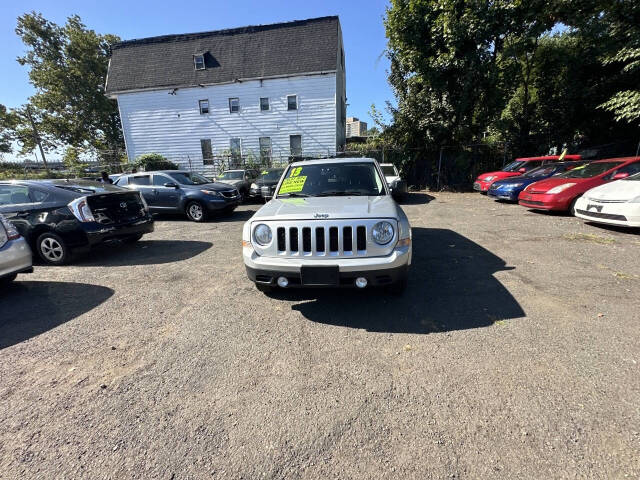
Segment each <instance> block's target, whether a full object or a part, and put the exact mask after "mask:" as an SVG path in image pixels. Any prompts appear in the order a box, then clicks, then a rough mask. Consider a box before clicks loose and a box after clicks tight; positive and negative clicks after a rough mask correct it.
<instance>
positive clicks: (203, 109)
mask: <svg viewBox="0 0 640 480" xmlns="http://www.w3.org/2000/svg"><path fill="white" fill-rule="evenodd" d="M198 106H199V107H200V115H204V114H205V113H209V100H199V101H198Z"/></svg>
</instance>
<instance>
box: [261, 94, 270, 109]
mask: <svg viewBox="0 0 640 480" xmlns="http://www.w3.org/2000/svg"><path fill="white" fill-rule="evenodd" d="M260 110H261V111H263V112H265V111H267V110H269V97H262V98H260Z"/></svg>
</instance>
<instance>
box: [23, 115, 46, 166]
mask: <svg viewBox="0 0 640 480" xmlns="http://www.w3.org/2000/svg"><path fill="white" fill-rule="evenodd" d="M27 117H29V122H31V128H33V139H34V140H35V141H36V143H37V144H38V147H39V148H40V155H42V163H44V169H45V170H47V171H48V170H49V166H48V165H47V157H45V156H44V149H43V148H42V142H41V141H40V135H39V134H38V129H37V128H36V123H35V122H34V121H33V117H32V116H31V107H29V105H27Z"/></svg>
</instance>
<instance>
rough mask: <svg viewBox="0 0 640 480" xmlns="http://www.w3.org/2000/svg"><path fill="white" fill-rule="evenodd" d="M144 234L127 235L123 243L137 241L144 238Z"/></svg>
mask: <svg viewBox="0 0 640 480" xmlns="http://www.w3.org/2000/svg"><path fill="white" fill-rule="evenodd" d="M142 236H143V234H142V233H139V234H138V235H131V236H130V237H125V238H123V239H122V243H136V242H137V241H138V240H140V239H141V238H142Z"/></svg>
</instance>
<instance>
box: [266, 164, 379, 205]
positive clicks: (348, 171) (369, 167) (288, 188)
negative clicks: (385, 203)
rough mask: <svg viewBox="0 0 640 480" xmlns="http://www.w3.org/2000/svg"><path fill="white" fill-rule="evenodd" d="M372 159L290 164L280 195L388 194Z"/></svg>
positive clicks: (281, 185)
mask: <svg viewBox="0 0 640 480" xmlns="http://www.w3.org/2000/svg"><path fill="white" fill-rule="evenodd" d="M383 185H384V184H383V181H382V179H381V178H380V175H379V174H378V170H377V169H376V167H375V165H374V164H373V163H372V162H357V161H355V162H345V163H325V164H322V163H318V164H310V165H297V166H292V167H289V169H288V170H287V172H286V173H285V176H284V180H283V181H282V183H281V184H280V189H279V190H278V194H277V196H278V197H340V196H378V195H386V191H385V189H384V186H383Z"/></svg>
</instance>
